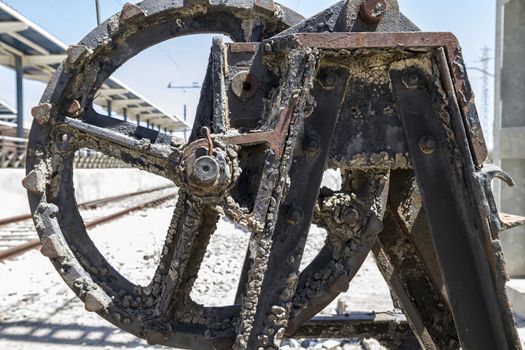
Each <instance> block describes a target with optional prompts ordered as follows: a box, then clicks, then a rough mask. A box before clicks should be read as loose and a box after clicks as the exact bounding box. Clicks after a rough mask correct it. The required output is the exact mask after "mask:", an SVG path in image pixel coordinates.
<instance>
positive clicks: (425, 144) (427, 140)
mask: <svg viewBox="0 0 525 350" xmlns="http://www.w3.org/2000/svg"><path fill="white" fill-rule="evenodd" d="M419 148H420V149H421V152H423V153H424V154H426V155H427V156H429V155H431V154H432V153H434V152H435V151H436V149H437V142H436V139H434V138H433V137H432V136H423V137H422V138H421V139H420V140H419Z"/></svg>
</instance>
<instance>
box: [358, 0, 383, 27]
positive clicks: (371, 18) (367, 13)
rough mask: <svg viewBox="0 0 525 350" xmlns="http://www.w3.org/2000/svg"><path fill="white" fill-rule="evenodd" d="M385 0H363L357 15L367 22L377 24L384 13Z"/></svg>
mask: <svg viewBox="0 0 525 350" xmlns="http://www.w3.org/2000/svg"><path fill="white" fill-rule="evenodd" d="M386 8H387V5H386V0H365V1H364V2H363V4H362V5H361V10H360V12H359V15H360V16H361V18H362V19H363V21H365V22H366V23H369V24H377V23H379V21H380V20H381V18H382V17H383V16H384V15H385V13H386Z"/></svg>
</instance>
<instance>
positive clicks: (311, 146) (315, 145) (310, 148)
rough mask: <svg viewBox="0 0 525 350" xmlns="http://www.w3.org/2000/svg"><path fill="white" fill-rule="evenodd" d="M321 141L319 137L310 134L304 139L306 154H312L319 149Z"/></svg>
mask: <svg viewBox="0 0 525 350" xmlns="http://www.w3.org/2000/svg"><path fill="white" fill-rule="evenodd" d="M320 147H321V143H320V142H319V139H318V138H317V137H315V136H309V137H307V138H306V139H305V140H304V143H303V149H304V152H305V153H306V154H309V155H312V154H315V153H317V151H319V148H320Z"/></svg>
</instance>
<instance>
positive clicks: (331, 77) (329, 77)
mask: <svg viewBox="0 0 525 350" xmlns="http://www.w3.org/2000/svg"><path fill="white" fill-rule="evenodd" d="M319 82H320V83H321V86H322V87H323V88H324V89H333V88H334V86H335V83H336V82H337V77H336V76H335V74H334V73H332V72H329V73H326V74H323V75H322V76H321V77H320V79H319Z"/></svg>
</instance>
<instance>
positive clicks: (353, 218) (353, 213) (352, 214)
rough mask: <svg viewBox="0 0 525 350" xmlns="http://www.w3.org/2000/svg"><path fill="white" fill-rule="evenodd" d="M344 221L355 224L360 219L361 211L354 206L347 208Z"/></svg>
mask: <svg viewBox="0 0 525 350" xmlns="http://www.w3.org/2000/svg"><path fill="white" fill-rule="evenodd" d="M342 219H343V222H344V223H345V224H347V225H349V226H354V225H356V224H357V221H358V220H359V212H358V211H357V210H355V209H354V208H345V209H344V211H343V215H342Z"/></svg>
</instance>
